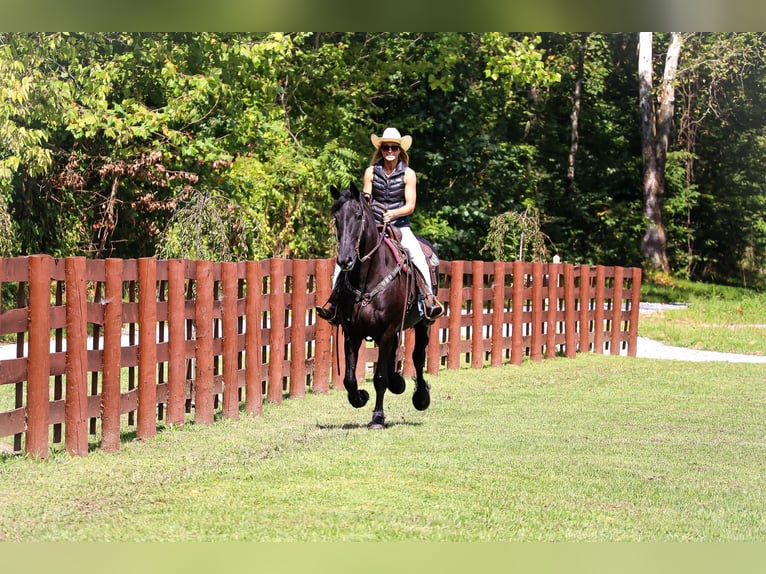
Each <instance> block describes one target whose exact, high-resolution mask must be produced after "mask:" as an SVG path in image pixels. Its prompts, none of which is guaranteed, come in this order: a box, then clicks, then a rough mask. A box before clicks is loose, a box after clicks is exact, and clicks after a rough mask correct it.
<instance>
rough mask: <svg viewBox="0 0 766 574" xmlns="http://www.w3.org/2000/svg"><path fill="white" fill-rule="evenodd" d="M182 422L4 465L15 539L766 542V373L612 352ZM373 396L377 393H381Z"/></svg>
mask: <svg viewBox="0 0 766 574" xmlns="http://www.w3.org/2000/svg"><path fill="white" fill-rule="evenodd" d="M430 381H431V383H432V395H433V401H432V406H431V408H430V409H429V410H428V411H425V412H417V411H415V410H414V409H413V408H412V405H411V403H410V397H411V391H412V384H411V383H410V384H409V388H408V390H407V391H406V392H405V394H404V395H400V396H392V395H389V396H388V400H387V403H386V406H387V416H388V420H389V423H390V427H389V428H388V429H386V430H384V431H377V432H376V431H368V430H367V429H366V428H365V424H366V422H367V421H368V420H369V417H370V410H371V408H368V407H365V408H363V409H361V410H355V409H353V408H352V407H351V406H350V405H348V403H347V401H346V398H345V394H343V393H338V392H334V391H333V392H331V393H330V394H328V395H316V394H308V395H307V396H306V397H305V398H303V399H293V400H286V401H284V402H283V404H281V405H267V406H266V409H265V412H264V415H263V416H262V417H259V418H251V417H248V416H243V417H242V418H241V419H240V420H238V421H230V420H226V421H219V422H217V423H216V424H213V425H207V426H203V425H193V424H192V425H187V426H185V427H182V428H174V429H165V430H163V431H161V432H160V433H159V434H158V436H157V437H156V438H153V439H151V440H149V441H145V442H128V443H126V444H125V445H124V447H123V449H122V451H121V452H119V453H115V454H105V453H102V452H94V453H92V454H90V455H89V456H87V457H84V458H70V457H69V456H68V455H66V454H65V453H60V452H56V453H54V454H53V455H52V457H51V458H50V459H49V460H48V461H46V462H40V461H33V460H28V459H26V458H23V457H12V458H5V459H2V458H0V508H2V512H0V540H3V541H234V540H247V541H328V540H332V541H426V540H428V541H720V540H725V541H733V540H746V541H753V540H763V539H764V538H766V510H765V509H766V488H765V487H766V472H764V471H765V470H766V469H765V468H764V461H765V460H766V438H765V437H766V421H765V420H764V417H763V413H764V411H765V408H766V392H765V391H766V376H765V375H764V370H763V366H762V365H747V364H699V363H680V362H659V361H652V360H646V359H630V358H626V357H611V356H598V355H580V356H578V357H577V358H575V359H551V360H545V361H543V362H541V363H532V362H528V361H527V362H525V363H524V364H523V365H522V366H520V367H514V366H506V367H500V368H487V369H483V370H481V371H480V372H477V371H472V370H468V369H463V370H457V371H445V372H443V373H442V374H440V375H439V376H434V377H431V379H430ZM367 385H368V386H369V383H367Z"/></svg>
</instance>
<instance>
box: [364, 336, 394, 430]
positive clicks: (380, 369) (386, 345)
mask: <svg viewBox="0 0 766 574" xmlns="http://www.w3.org/2000/svg"><path fill="white" fill-rule="evenodd" d="M398 344H399V332H398V331H393V332H390V331H387V332H386V334H385V335H384V336H383V338H381V340H380V342H379V343H378V364H377V365H376V366H375V376H374V378H373V382H374V384H375V410H373V411H372V420H371V421H370V422H369V424H368V425H367V427H368V428H370V429H382V428H386V417H385V414H384V413H383V399H384V398H385V396H386V389H388V371H389V369H390V364H391V361H392V360H393V359H394V357H395V356H396V348H397V346H398Z"/></svg>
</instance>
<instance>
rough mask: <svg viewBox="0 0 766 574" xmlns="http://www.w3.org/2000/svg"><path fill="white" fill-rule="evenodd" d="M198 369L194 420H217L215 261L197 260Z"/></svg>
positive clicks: (206, 421) (203, 421)
mask: <svg viewBox="0 0 766 574" xmlns="http://www.w3.org/2000/svg"><path fill="white" fill-rule="evenodd" d="M196 275H197V300H196V304H195V316H196V327H197V333H196V366H197V368H196V372H195V374H194V420H195V421H196V422H198V423H202V424H209V423H212V422H213V264H212V262H210V261H197V271H196Z"/></svg>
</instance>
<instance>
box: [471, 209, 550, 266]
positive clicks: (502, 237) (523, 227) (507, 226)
mask: <svg viewBox="0 0 766 574" xmlns="http://www.w3.org/2000/svg"><path fill="white" fill-rule="evenodd" d="M541 227H542V226H541V222H540V212H539V210H538V209H537V208H534V207H528V208H527V209H525V210H524V211H523V212H521V213H518V212H507V213H502V214H500V215H498V216H496V217H493V218H492V221H491V222H490V224H489V234H488V235H487V239H486V242H485V243H484V247H482V249H481V251H482V253H488V254H489V255H490V256H491V257H492V259H493V260H495V261H514V260H515V261H548V259H549V257H548V247H547V246H546V243H547V242H549V241H550V239H549V238H548V236H547V235H545V233H543V232H542V230H541Z"/></svg>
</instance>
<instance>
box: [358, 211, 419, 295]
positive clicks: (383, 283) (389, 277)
mask: <svg viewBox="0 0 766 574" xmlns="http://www.w3.org/2000/svg"><path fill="white" fill-rule="evenodd" d="M364 209H365V208H364V207H362V224H361V225H360V226H359V235H358V236H357V238H356V245H355V252H356V259H357V261H358V262H359V263H365V262H366V261H368V260H369V259H370V258H371V257H372V256H373V255H374V254H375V252H376V251H377V250H378V249H380V246H381V245H382V244H383V239H384V238H385V233H386V228H387V227H388V223H384V224H383V229H381V230H380V232H379V233H378V241H377V243H376V244H375V247H373V248H372V249H371V250H370V251H369V252H368V253H366V254H365V255H362V254H361V245H362V238H363V237H364V233H365V231H366V229H367V214H366V213H365V211H364ZM403 266H404V260H402V261H399V262H397V264H396V266H395V267H394V268H393V269H392V270H391V271H390V272H389V273H388V274H387V275H386V276H385V277H383V279H381V281H380V282H379V283H378V284H377V285H376V286H375V287H374V288H373V289H371V290H369V291H367V292H364V291H362V290H361V289H359V288H357V287H355V286H354V285H352V284H351V282H350V281H349V278H348V272H346V273H344V284H345V286H346V289H348V290H349V291H350V292H351V293H352V294H353V295H354V296H355V297H356V300H357V302H360V303H361V304H362V306H366V305H367V304H369V303H370V301H372V298H373V297H375V295H377V294H378V293H380V292H381V291H383V290H384V289H385V288H386V287H388V286H389V285H390V284H391V282H392V281H393V280H394V278H396V276H397V275H398V274H399V273H400V272H401V270H402V267H403ZM364 283H365V284H366V280H365V281H364Z"/></svg>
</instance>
